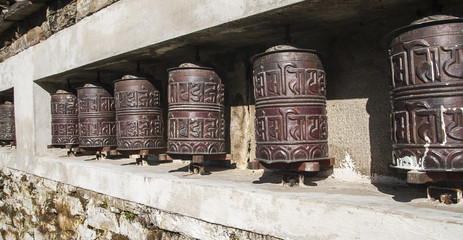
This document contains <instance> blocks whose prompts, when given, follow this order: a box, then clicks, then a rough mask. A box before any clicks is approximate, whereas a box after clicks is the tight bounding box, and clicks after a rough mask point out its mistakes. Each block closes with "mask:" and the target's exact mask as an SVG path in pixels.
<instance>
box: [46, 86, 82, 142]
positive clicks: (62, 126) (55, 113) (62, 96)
mask: <svg viewBox="0 0 463 240" xmlns="http://www.w3.org/2000/svg"><path fill="white" fill-rule="evenodd" d="M77 115H78V114H77V97H76V96H75V95H74V94H72V93H68V92H65V91H62V90H59V91H58V92H57V93H56V94H53V95H51V136H52V137H51V145H52V146H57V147H59V146H61V147H64V146H66V145H71V146H72V145H78V144H79V119H78V118H77Z"/></svg>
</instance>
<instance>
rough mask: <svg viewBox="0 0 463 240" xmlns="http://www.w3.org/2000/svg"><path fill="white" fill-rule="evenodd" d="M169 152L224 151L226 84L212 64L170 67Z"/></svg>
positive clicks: (216, 152) (205, 152)
mask: <svg viewBox="0 0 463 240" xmlns="http://www.w3.org/2000/svg"><path fill="white" fill-rule="evenodd" d="M168 72H169V80H168V81H169V82H168V103H169V106H168V126H167V152H168V153H175V154H224V153H225V138H224V135H225V119H224V86H223V84H222V80H221V79H220V78H219V76H218V75H217V73H216V72H214V70H213V69H212V68H207V67H200V66H197V65H193V64H182V65H180V66H179V67H177V68H171V69H168Z"/></svg>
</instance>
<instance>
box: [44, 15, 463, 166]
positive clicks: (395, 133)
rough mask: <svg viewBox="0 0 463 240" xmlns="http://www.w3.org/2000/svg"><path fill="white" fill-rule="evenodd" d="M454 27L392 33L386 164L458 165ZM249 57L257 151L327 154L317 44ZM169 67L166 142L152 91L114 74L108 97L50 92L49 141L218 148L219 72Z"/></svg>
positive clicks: (286, 156)
mask: <svg viewBox="0 0 463 240" xmlns="http://www.w3.org/2000/svg"><path fill="white" fill-rule="evenodd" d="M461 29H463V20H462V19H460V18H449V17H437V18H432V17H431V18H429V19H427V20H425V21H418V22H416V23H414V24H412V25H410V26H406V27H404V28H401V29H398V30H396V31H394V32H393V33H392V35H391V36H392V37H391V40H390V43H389V54H390V69H391V78H392V82H391V85H392V92H391V104H392V114H391V117H392V121H391V122H392V141H393V167H397V168H402V169H408V170H412V169H417V170H436V171H442V170H463V152H462V151H461V149H462V148H463V111H462V109H463V84H462V80H463V32H462V31H461ZM252 62H253V84H254V97H255V101H256V102H255V104H256V116H255V133H256V142H257V146H256V158H257V160H258V161H260V162H263V163H266V164H272V163H292V162H304V161H311V160H314V159H315V160H316V159H323V158H327V157H328V144H327V138H328V131H327V117H326V97H325V95H326V75H325V72H324V70H323V66H322V63H321V61H320V59H319V57H318V54H317V52H315V51H313V50H307V49H298V48H294V47H289V46H277V47H273V48H271V49H269V50H267V51H266V52H264V53H261V54H258V55H256V56H254V57H253V58H252ZM168 72H169V80H168V117H167V119H168V123H167V144H166V143H165V141H164V140H163V128H164V124H163V122H162V119H163V118H162V111H161V105H160V95H159V92H158V91H157V90H156V89H155V88H154V87H153V86H152V85H151V84H150V83H149V82H148V81H147V80H146V79H140V78H137V79H122V80H118V81H116V82H115V97H116V100H115V104H114V100H113V98H112V97H111V96H110V95H109V93H107V92H106V91H104V90H103V89H102V88H97V87H84V88H81V89H79V90H78V96H77V99H78V105H79V108H78V110H79V111H77V107H76V104H77V101H76V98H75V97H74V96H71V95H70V94H67V95H66V97H64V96H61V95H60V94H57V95H54V96H53V98H52V102H53V101H55V102H60V103H52V106H54V105H53V104H57V105H60V104H64V105H65V106H61V105H60V106H56V107H52V108H53V124H54V125H53V144H68V143H72V144H74V143H75V144H77V141H78V139H79V145H80V146H82V147H94V146H113V145H117V147H118V149H119V150H138V149H149V148H161V147H165V146H167V152H169V153H187V154H219V153H224V151H225V150H224V148H225V146H224V145H225V140H224V128H225V124H224V104H223V96H224V86H223V85H222V83H221V80H220V78H219V76H218V75H217V74H216V73H215V72H214V71H213V69H210V68H204V67H198V66H190V65H181V66H180V67H178V68H173V69H169V70H168ZM66 104H67V105H66ZM114 108H115V110H116V111H115V112H114ZM63 114H67V117H62V116H64V115H63ZM77 123H78V124H79V126H77ZM66 124H67V125H66ZM55 125H56V126H55ZM64 125H65V126H64ZM116 139H117V140H116Z"/></svg>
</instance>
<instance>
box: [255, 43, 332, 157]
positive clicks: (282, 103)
mask: <svg viewBox="0 0 463 240" xmlns="http://www.w3.org/2000/svg"><path fill="white" fill-rule="evenodd" d="M251 60H252V61H253V83H254V97H255V101H256V102H255V104H256V119H255V129H256V130H255V132H256V144H257V146H256V160H258V161H262V162H264V163H268V164H271V163H277V162H284V163H292V162H303V161H310V160H315V159H320V158H326V157H328V142H327V138H328V130H327V117H326V97H325V95H326V93H325V91H326V88H325V86H326V75H325V71H324V70H323V66H322V63H321V61H320V59H319V58H318V55H317V53H316V52H315V51H313V50H307V49H298V48H294V47H290V46H276V47H273V48H270V49H268V50H267V51H266V52H264V53H261V54H258V55H256V56H254V57H253V58H252V59H251Z"/></svg>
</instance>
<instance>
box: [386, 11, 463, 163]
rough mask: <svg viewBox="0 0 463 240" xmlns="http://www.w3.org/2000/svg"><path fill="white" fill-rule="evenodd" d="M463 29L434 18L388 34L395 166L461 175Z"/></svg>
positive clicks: (462, 23)
mask: <svg viewBox="0 0 463 240" xmlns="http://www.w3.org/2000/svg"><path fill="white" fill-rule="evenodd" d="M462 29H463V19H457V18H453V17H448V16H432V17H428V18H425V19H421V20H419V21H417V22H415V23H413V24H411V25H409V26H406V27H404V28H400V29H397V30H396V31H394V32H393V33H392V34H391V40H390V42H389V54H390V56H389V60H390V68H391V80H392V81H391V86H392V92H391V103H392V114H391V118H392V119H391V120H392V121H391V122H392V141H393V147H392V148H393V154H392V155H393V160H392V161H393V164H392V165H393V167H396V168H401V169H409V170H426V171H428V170H429V171H442V170H445V171H454V170H455V171H462V170H463V151H462V149H463V121H462V119H463V31H462Z"/></svg>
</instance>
